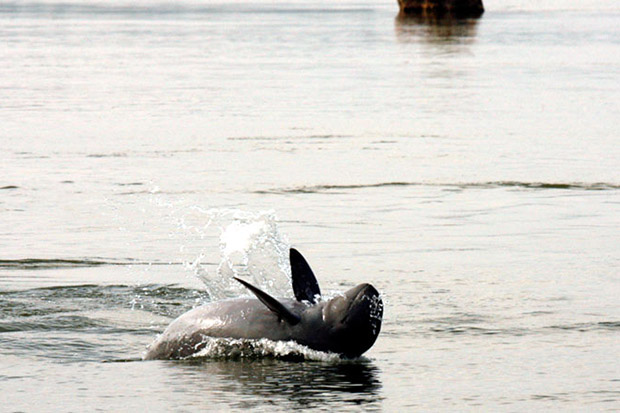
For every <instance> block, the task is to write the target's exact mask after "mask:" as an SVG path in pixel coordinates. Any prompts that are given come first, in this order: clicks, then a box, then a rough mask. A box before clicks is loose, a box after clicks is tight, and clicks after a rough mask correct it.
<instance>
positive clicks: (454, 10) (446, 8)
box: [398, 0, 484, 17]
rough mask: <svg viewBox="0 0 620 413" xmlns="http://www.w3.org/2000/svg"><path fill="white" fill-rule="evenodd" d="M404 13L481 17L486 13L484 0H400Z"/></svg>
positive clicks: (399, 3)
mask: <svg viewBox="0 0 620 413" xmlns="http://www.w3.org/2000/svg"><path fill="white" fill-rule="evenodd" d="M398 5H399V6H400V12H401V13H404V14H436V15H442V14H450V15H454V16H458V17H479V16H481V15H482V13H484V6H483V5H482V0H398Z"/></svg>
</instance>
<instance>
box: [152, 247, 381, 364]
mask: <svg viewBox="0 0 620 413" xmlns="http://www.w3.org/2000/svg"><path fill="white" fill-rule="evenodd" d="M290 261H291V273H292V281H293V292H294V294H295V300H291V299H276V298H274V297H272V296H270V295H269V294H267V293H266V292H264V291H262V290H260V289H259V288H257V287H255V286H253V285H252V284H250V283H248V282H246V281H244V280H241V279H239V278H236V277H235V279H236V280H237V281H239V282H240V283H241V284H243V285H244V286H245V287H246V288H247V289H249V290H250V291H251V292H252V293H253V294H254V295H255V296H256V298H235V299H229V300H222V301H216V302H213V303H209V304H205V305H203V306H200V307H197V308H194V309H193V310H191V311H189V312H187V313H185V314H183V315H181V316H180V317H179V318H177V319H176V320H174V321H173V322H172V323H171V324H170V325H169V326H168V328H166V330H165V331H164V332H163V334H162V335H160V336H159V337H158V338H157V339H156V340H155V341H154V342H153V344H151V345H150V346H149V349H148V350H147V352H146V354H145V356H144V358H145V359H147V360H151V359H181V358H185V357H188V356H191V355H192V354H195V353H197V352H199V351H200V350H202V349H203V348H204V347H205V346H206V345H207V343H208V341H209V338H234V339H261V338H267V339H270V340H274V341H295V342H297V343H299V344H302V345H304V346H307V347H309V348H311V349H314V350H319V351H326V352H333V353H338V354H340V355H341V356H343V357H347V358H350V357H358V356H360V355H361V354H362V353H364V352H365V351H366V350H368V349H369V348H370V347H371V346H372V345H373V344H374V342H375V340H376V339H377V336H378V335H379V331H380V329H381V319H382V316H383V302H382V301H381V297H380V296H379V292H378V291H377V290H376V289H375V288H374V287H373V286H372V285H370V284H360V285H358V286H357V287H353V288H351V289H350V290H348V291H346V292H344V293H342V294H341V295H337V296H336V297H334V298H332V299H330V300H325V301H324V300H322V299H321V290H320V289H319V284H318V282H317V280H316V277H315V276H314V273H313V272H312V270H311V269H310V266H309V265H308V263H307V262H306V260H305V259H304V258H303V256H302V255H301V254H300V253H299V252H298V251H297V250H295V249H293V248H291V250H290Z"/></svg>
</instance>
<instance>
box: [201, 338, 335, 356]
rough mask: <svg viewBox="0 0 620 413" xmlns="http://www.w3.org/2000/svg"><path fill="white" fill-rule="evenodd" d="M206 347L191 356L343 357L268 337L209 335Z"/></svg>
mask: <svg viewBox="0 0 620 413" xmlns="http://www.w3.org/2000/svg"><path fill="white" fill-rule="evenodd" d="M202 344H205V347H204V348H203V349H201V350H200V351H199V352H197V353H195V354H193V355H192V356H190V358H208V359H233V360H236V359H257V358H266V357H267V358H269V357H271V358H275V359H285V360H289V359H294V360H312V361H322V362H337V361H341V360H342V358H341V357H340V355H338V354H336V353H326V352H322V351H317V350H312V349H311V348H308V347H306V346H303V345H301V344H298V343H296V342H294V341H272V340H269V339H266V338H262V339H259V340H250V339H233V338H213V337H207V338H206V339H205V342H203V343H201V345H202Z"/></svg>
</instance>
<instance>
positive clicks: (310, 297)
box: [289, 248, 321, 304]
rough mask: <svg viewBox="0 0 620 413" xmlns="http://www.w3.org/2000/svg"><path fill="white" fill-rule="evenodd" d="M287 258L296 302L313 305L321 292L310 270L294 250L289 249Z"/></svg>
mask: <svg viewBox="0 0 620 413" xmlns="http://www.w3.org/2000/svg"><path fill="white" fill-rule="evenodd" d="M289 256H290V260H291V276H292V279H293V292H294V293H295V298H296V299H297V301H304V300H305V301H309V302H310V303H312V304H315V303H316V297H317V296H320V295H321V290H320V289H319V283H318V281H317V280H316V277H315V276H314V273H313V272H312V270H311V269H310V265H308V262H307V261H306V259H305V258H304V257H303V256H302V255H301V254H300V253H299V251H297V250H296V249H295V248H291V249H290V251H289Z"/></svg>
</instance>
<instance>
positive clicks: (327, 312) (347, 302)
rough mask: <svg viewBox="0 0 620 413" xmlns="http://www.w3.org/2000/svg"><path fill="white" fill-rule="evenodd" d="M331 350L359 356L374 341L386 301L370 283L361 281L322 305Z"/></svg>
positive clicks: (346, 355)
mask: <svg viewBox="0 0 620 413" xmlns="http://www.w3.org/2000/svg"><path fill="white" fill-rule="evenodd" d="M321 312H322V319H323V322H324V323H325V326H326V327H327V329H328V332H329V333H328V334H329V335H330V339H329V342H330V343H331V347H332V348H330V351H334V352H337V353H340V354H342V355H344V356H345V357H358V356H360V355H361V354H362V353H364V352H365V351H366V350H368V349H369V348H370V347H372V345H373V344H374V342H375V340H376V339H377V336H378V335H379V331H380V330H381V320H382V317H383V301H382V300H381V297H380V295H379V292H378V291H377V290H376V289H375V287H373V286H372V285H370V284H360V285H358V286H356V287H353V288H351V289H350V290H348V291H346V292H345V293H343V294H342V295H338V296H336V297H334V298H332V299H331V300H329V301H327V302H325V303H324V305H323V306H322V311H321Z"/></svg>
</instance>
